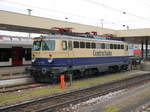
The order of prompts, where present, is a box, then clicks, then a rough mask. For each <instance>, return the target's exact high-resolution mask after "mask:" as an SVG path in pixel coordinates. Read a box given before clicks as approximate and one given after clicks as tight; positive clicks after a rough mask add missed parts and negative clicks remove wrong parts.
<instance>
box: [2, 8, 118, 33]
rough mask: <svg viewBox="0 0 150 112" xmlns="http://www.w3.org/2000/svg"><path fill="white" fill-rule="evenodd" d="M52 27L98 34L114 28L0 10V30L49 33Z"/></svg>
mask: <svg viewBox="0 0 150 112" xmlns="http://www.w3.org/2000/svg"><path fill="white" fill-rule="evenodd" d="M53 27H59V28H72V30H73V32H79V33H84V32H93V31H94V32H97V33H98V34H108V33H109V34H115V30H111V29H105V28H100V27H94V26H89V25H83V24H78V23H71V22H66V21H60V20H54V19H50V18H43V17H37V16H30V15H25V14H18V13H13V12H8V11H2V10H0V30H8V31H19V32H31V33H49V32H53V30H52V29H53Z"/></svg>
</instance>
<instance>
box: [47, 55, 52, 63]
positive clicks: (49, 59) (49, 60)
mask: <svg viewBox="0 0 150 112" xmlns="http://www.w3.org/2000/svg"><path fill="white" fill-rule="evenodd" d="M52 62H53V58H52V55H51V54H49V58H48V63H52Z"/></svg>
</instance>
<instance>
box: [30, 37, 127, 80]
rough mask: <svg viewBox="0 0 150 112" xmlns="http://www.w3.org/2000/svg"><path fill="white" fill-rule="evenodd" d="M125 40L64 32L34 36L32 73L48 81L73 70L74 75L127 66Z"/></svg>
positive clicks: (120, 68) (114, 69)
mask: <svg viewBox="0 0 150 112" xmlns="http://www.w3.org/2000/svg"><path fill="white" fill-rule="evenodd" d="M128 60H129V56H128V44H127V43H125V42H123V41H117V40H108V39H102V38H101V37H98V36H92V37H90V38H87V37H80V36H67V35H47V36H41V37H38V38H35V39H34V42H33V48H32V69H31V74H32V76H33V77H34V79H35V80H36V81H38V82H49V81H52V80H54V79H57V78H58V76H60V75H61V74H66V73H67V72H68V71H69V70H72V71H73V75H74V76H80V77H81V76H89V75H91V74H94V73H97V72H105V71H119V70H122V69H127V68H128V63H129V62H128Z"/></svg>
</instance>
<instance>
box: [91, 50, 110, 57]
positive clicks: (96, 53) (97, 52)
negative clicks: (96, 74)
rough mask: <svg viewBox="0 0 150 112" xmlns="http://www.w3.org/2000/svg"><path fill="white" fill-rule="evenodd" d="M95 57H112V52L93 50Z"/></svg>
mask: <svg viewBox="0 0 150 112" xmlns="http://www.w3.org/2000/svg"><path fill="white" fill-rule="evenodd" d="M93 56H112V52H110V51H95V50H93Z"/></svg>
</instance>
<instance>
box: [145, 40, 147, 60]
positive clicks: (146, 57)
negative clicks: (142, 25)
mask: <svg viewBox="0 0 150 112" xmlns="http://www.w3.org/2000/svg"><path fill="white" fill-rule="evenodd" d="M145 44H146V46H145V51H146V57H145V58H146V60H147V59H148V38H146V40H145Z"/></svg>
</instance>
